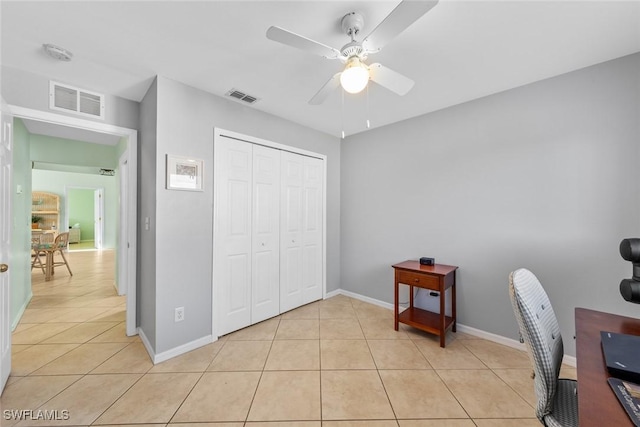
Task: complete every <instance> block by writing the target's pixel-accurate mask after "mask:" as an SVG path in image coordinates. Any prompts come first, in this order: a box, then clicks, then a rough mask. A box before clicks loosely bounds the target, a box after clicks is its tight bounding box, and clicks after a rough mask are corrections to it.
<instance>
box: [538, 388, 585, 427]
mask: <svg viewBox="0 0 640 427" xmlns="http://www.w3.org/2000/svg"><path fill="white" fill-rule="evenodd" d="M542 421H543V423H544V425H545V426H548V427H578V382H577V381H576V380H570V379H563V378H561V379H558V388H557V390H556V396H555V399H554V401H553V412H552V413H551V414H548V415H546V416H545V417H544V419H543V420H542Z"/></svg>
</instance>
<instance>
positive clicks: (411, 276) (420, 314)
mask: <svg viewBox="0 0 640 427" xmlns="http://www.w3.org/2000/svg"><path fill="white" fill-rule="evenodd" d="M392 267H393V269H394V270H395V283H394V301H395V304H394V319H395V325H394V326H395V329H396V331H397V330H398V322H400V323H405V324H407V325H410V326H413V327H414V328H418V329H422V330H423V331H425V332H429V333H432V334H435V335H439V336H440V347H444V344H445V335H446V334H447V331H448V330H449V329H451V330H452V331H453V332H455V331H456V270H457V269H458V267H456V266H453V265H444V264H435V265H421V264H420V262H418V261H404V262H401V263H399V264H395V265H393V266H392ZM400 284H405V285H408V286H409V308H407V309H406V310H404V311H403V312H402V313H400V311H399V303H398V295H399V290H398V289H399V285H400ZM414 286H416V287H418V288H424V289H430V290H432V291H437V292H439V294H440V313H432V312H430V311H427V310H422V309H420V308H417V307H414V306H413V287H414ZM449 288H451V316H446V315H445V304H444V303H445V300H446V298H445V291H446V290H447V289H449Z"/></svg>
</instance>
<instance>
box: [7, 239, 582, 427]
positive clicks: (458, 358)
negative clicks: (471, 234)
mask: <svg viewBox="0 0 640 427" xmlns="http://www.w3.org/2000/svg"><path fill="white" fill-rule="evenodd" d="M68 257H69V262H70V264H71V268H72V270H73V271H74V276H73V277H71V276H69V274H68V273H67V272H66V270H64V269H58V270H57V271H56V274H55V275H54V280H53V281H50V282H44V280H43V275H42V272H41V271H38V270H34V271H33V275H32V277H33V294H34V296H33V299H32V301H31V303H30V304H29V307H28V308H27V310H26V312H25V314H24V316H23V318H22V320H21V322H20V324H19V325H18V327H17V328H16V331H15V332H14V334H13V348H12V353H13V357H12V363H13V367H12V373H11V377H10V378H9V382H8V385H7V387H6V389H5V391H4V394H3V395H2V397H1V399H0V407H1V409H2V413H1V415H2V423H1V424H2V426H3V427H5V426H6V427H9V426H12V425H17V426H49V425H72V426H88V425H102V426H112V425H120V426H122V425H130V424H136V425H137V426H146V425H154V426H166V425H171V426H183V427H186V426H203V427H204V426H210V427H231V426H233V427H240V426H247V427H285V426H287V427H320V426H323V427H349V426H360V427H365V426H366V427H369V426H371V427H391V426H395V427H418V426H425V427H472V426H479V427H489V426H492V427H516V426H517V427H521V426H522V427H527V426H532V427H533V426H539V425H540V424H539V422H538V421H537V419H536V418H535V416H534V410H533V405H535V396H534V393H533V383H532V380H531V379H530V372H531V371H530V367H529V360H528V358H527V355H526V354H525V353H524V352H521V351H518V350H514V349H513V348H510V347H505V346H503V345H500V344H496V343H493V342H490V341H486V340H482V339H478V338H475V337H473V336H470V335H465V334H463V333H456V334H453V333H451V334H449V335H448V336H447V346H446V348H444V349H443V348H440V347H439V342H438V339H437V338H436V337H433V336H431V335H429V334H425V333H422V332H421V331H417V330H415V329H412V328H409V327H405V326H404V325H401V329H400V330H399V331H398V332H396V331H394V330H393V313H392V312H391V311H389V310H387V309H384V308H380V307H377V306H375V305H371V304H367V303H364V302H361V301H359V300H356V299H352V298H348V297H345V296H336V297H333V298H330V299H327V300H324V301H319V302H315V303H312V304H309V305H306V306H304V307H300V308H298V309H296V310H293V311H290V312H287V313H284V314H282V315H281V316H278V317H277V318H274V319H270V320H267V321H264V322H262V323H260V324H257V325H254V326H251V327H249V328H246V329H243V330H240V331H237V332H235V333H232V334H229V335H227V336H225V337H222V338H221V339H220V340H218V341H217V342H215V343H212V344H209V345H206V346H204V347H201V348H199V349H197V350H194V351H191V352H189V353H187V354H184V355H182V356H179V357H176V358H174V359H171V360H168V361H166V362H163V363H160V364H158V365H155V366H154V365H153V364H152V363H151V361H150V359H149V356H148V355H147V353H146V350H145V348H144V347H143V345H142V343H141V342H140V339H139V338H138V337H127V336H126V335H125V332H124V331H125V328H124V320H125V312H124V310H125V299H124V297H119V296H117V295H116V293H115V290H114V287H113V265H114V264H113V263H114V259H113V258H114V253H113V252H112V251H97V252H74V253H70V254H69V255H68ZM505 292H506V288H505ZM514 322H515V320H514ZM562 374H563V376H566V377H571V378H575V369H574V368H571V367H567V366H564V367H563V372H562ZM12 410H15V411H19V410H32V411H33V412H32V413H31V415H30V416H27V417H26V418H29V419H23V420H22V421H18V420H16V419H14V418H15V417H12V416H10V415H11V414H12V413H13V414H15V412H11V411H12ZM7 411H9V412H7ZM38 411H49V412H48V416H49V417H51V416H52V415H53V416H54V417H55V416H56V415H57V418H59V419H58V420H53V421H51V420H43V419H36V418H37V417H38V416H40V418H42V417H43V416H44V413H43V412H38ZM55 411H57V412H55ZM23 414H24V412H23ZM7 415H9V416H7Z"/></svg>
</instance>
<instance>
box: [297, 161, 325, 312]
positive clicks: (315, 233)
mask: <svg viewBox="0 0 640 427" xmlns="http://www.w3.org/2000/svg"><path fill="white" fill-rule="evenodd" d="M303 167H304V169H303V205H302V304H307V303H310V302H311V301H316V300H319V299H321V298H322V224H323V218H322V213H323V210H322V194H323V193H322V183H323V180H324V172H323V162H322V160H320V159H316V158H313V157H303Z"/></svg>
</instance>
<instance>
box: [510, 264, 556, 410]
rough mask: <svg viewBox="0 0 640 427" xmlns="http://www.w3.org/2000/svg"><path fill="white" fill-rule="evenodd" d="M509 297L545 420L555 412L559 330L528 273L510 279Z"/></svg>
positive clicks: (521, 271) (543, 295)
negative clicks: (546, 416) (532, 371)
mask: <svg viewBox="0 0 640 427" xmlns="http://www.w3.org/2000/svg"><path fill="white" fill-rule="evenodd" d="M509 296H510V297H511V304H512V305H513V311H514V313H515V315H516V319H517V321H518V326H519V328H520V335H521V336H522V338H523V339H524V342H525V345H526V346H527V351H528V353H529V358H530V359H531V362H532V364H533V370H534V374H535V378H534V386H535V392H536V397H537V399H538V404H537V407H536V416H537V417H538V419H540V420H542V419H543V418H544V416H545V415H547V414H550V413H551V412H552V410H553V402H554V397H555V395H556V391H557V386H558V375H559V374H560V368H561V366H562V357H563V355H564V347H563V344H562V336H561V335H560V326H559V325H558V320H557V319H556V315H555V313H554V311H553V308H552V307H551V302H550V301H549V297H548V296H547V293H546V292H545V290H544V288H543V287H542V285H541V284H540V282H539V281H538V279H537V277H536V276H535V275H534V274H533V273H532V272H530V271H529V270H527V269H525V268H521V269H518V270H516V271H513V272H512V273H511V274H510V275H509Z"/></svg>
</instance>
